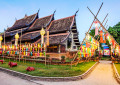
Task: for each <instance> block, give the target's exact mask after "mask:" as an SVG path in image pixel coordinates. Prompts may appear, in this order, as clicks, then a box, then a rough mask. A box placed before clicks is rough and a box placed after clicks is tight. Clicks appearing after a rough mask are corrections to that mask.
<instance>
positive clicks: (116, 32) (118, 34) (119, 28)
mask: <svg viewBox="0 0 120 85" xmlns="http://www.w3.org/2000/svg"><path fill="white" fill-rule="evenodd" d="M108 32H109V33H110V34H111V35H112V36H113V37H114V38H115V40H116V42H117V43H119V44H120V22H118V24H116V25H114V26H113V27H109V28H108Z"/></svg>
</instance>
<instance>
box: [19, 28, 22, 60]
mask: <svg viewBox="0 0 120 85" xmlns="http://www.w3.org/2000/svg"><path fill="white" fill-rule="evenodd" d="M21 39H22V29H21V37H20V48H19V62H20V57H21V56H22V55H21V50H22V49H21Z"/></svg>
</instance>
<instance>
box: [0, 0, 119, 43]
mask: <svg viewBox="0 0 120 85" xmlns="http://www.w3.org/2000/svg"><path fill="white" fill-rule="evenodd" d="M102 2H103V3H104V4H103V6H102V9H101V11H100V13H99V15H98V19H99V20H100V21H101V22H102V20H103V19H104V17H105V16H106V14H107V13H109V15H108V18H107V19H108V23H107V25H108V26H114V25H115V24H117V23H118V22H119V21H120V0H0V32H3V30H4V28H5V29H6V28H7V26H8V27H11V26H12V25H13V24H14V22H15V18H17V19H20V18H23V17H24V15H25V14H27V15H31V14H34V13H36V12H37V11H38V9H39V8H40V12H39V17H44V16H48V15H50V14H52V13H53V12H54V10H56V13H55V19H60V18H64V17H68V16H72V15H74V14H75V12H76V11H77V10H78V8H79V12H78V13H77V16H76V23H77V28H78V31H79V39H80V41H82V40H83V38H84V37H85V32H87V31H88V29H89V27H90V25H91V23H92V21H93V19H94V17H93V15H92V14H91V13H90V12H89V10H88V9H87V6H88V7H89V8H90V9H91V10H92V11H93V13H94V14H96V13H97V11H98V9H99V7H100V5H101V3H102ZM93 27H94V25H93Z"/></svg>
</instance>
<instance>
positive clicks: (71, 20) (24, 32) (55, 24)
mask: <svg viewBox="0 0 120 85" xmlns="http://www.w3.org/2000/svg"><path fill="white" fill-rule="evenodd" d="M43 27H44V28H45V30H46V31H49V44H50V45H49V46H48V47H47V53H48V54H51V56H52V55H54V56H58V55H57V54H58V53H61V55H65V56H66V55H68V54H70V53H75V52H76V51H77V49H78V47H79V46H80V42H79V38H78V34H79V33H78V31H77V26H76V14H75V15H73V16H70V17H65V18H62V19H58V20H54V13H53V14H51V15H49V16H45V17H42V18H39V16H38V12H37V13H36V14H33V15H30V16H27V15H25V17H24V18H22V19H19V20H16V21H15V23H14V25H13V26H12V27H9V28H7V30H6V31H5V41H6V44H14V42H15V38H14V37H15V34H16V33H19V35H20V38H19V41H20V39H21V43H34V44H35V43H41V35H40V30H41V29H42V28H43ZM3 36H4V35H3ZM46 40H47V39H46V34H45V42H46ZM55 54H56V55H55Z"/></svg>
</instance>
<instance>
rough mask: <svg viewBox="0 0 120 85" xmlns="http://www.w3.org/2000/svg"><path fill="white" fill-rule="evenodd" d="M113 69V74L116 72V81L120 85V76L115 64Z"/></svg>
mask: <svg viewBox="0 0 120 85" xmlns="http://www.w3.org/2000/svg"><path fill="white" fill-rule="evenodd" d="M112 67H113V72H114V76H115V79H116V80H117V82H118V83H119V84H120V76H119V74H118V71H117V69H116V67H115V64H114V63H113V64H112Z"/></svg>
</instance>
